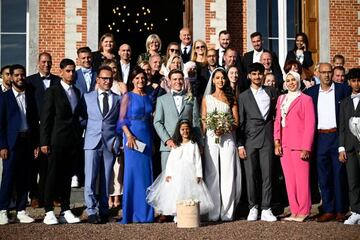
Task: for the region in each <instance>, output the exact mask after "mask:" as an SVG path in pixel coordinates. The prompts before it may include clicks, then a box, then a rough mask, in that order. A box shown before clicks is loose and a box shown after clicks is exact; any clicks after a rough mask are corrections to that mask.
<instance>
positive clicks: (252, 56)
mask: <svg viewBox="0 0 360 240" xmlns="http://www.w3.org/2000/svg"><path fill="white" fill-rule="evenodd" d="M250 39H251V44H252V46H253V48H254V50H252V51H249V52H247V53H245V54H244V58H243V65H244V66H243V68H244V71H245V72H248V71H249V70H248V67H249V65H250V64H251V63H256V62H260V56H261V54H262V53H263V52H270V53H271V55H272V62H273V69H272V70H273V71H275V72H281V68H280V65H279V60H278V58H277V56H276V54H275V53H273V52H271V51H270V50H267V49H264V48H263V43H264V40H263V38H262V34H261V33H259V32H254V33H252V34H251V35H250Z"/></svg>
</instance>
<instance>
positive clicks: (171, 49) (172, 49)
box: [169, 48, 180, 53]
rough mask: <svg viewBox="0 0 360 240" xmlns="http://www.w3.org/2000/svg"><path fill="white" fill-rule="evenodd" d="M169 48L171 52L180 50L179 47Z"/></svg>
mask: <svg viewBox="0 0 360 240" xmlns="http://www.w3.org/2000/svg"><path fill="white" fill-rule="evenodd" d="M169 50H170V52H177V53H178V52H180V51H179V49H174V48H170V49H169Z"/></svg>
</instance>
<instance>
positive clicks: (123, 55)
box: [119, 43, 134, 84]
mask: <svg viewBox="0 0 360 240" xmlns="http://www.w3.org/2000/svg"><path fill="white" fill-rule="evenodd" d="M119 56H120V64H119V65H120V71H119V77H120V80H121V81H123V82H124V83H125V84H126V83H127V80H128V77H129V74H130V72H131V70H132V69H133V67H134V66H132V64H131V62H130V61H131V47H130V45H129V44H126V43H124V44H122V45H121V46H120V47H119Z"/></svg>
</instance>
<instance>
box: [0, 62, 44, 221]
mask: <svg viewBox="0 0 360 240" xmlns="http://www.w3.org/2000/svg"><path fill="white" fill-rule="evenodd" d="M10 75H11V78H12V88H11V89H10V90H9V91H7V92H5V93H4V94H2V96H0V98H1V99H0V157H1V158H2V159H3V174H2V182H1V187H0V224H7V223H8V217H7V210H8V207H9V203H10V199H11V196H12V191H13V189H14V188H13V187H14V184H16V185H15V191H16V211H17V221H18V222H20V223H31V222H34V219H33V218H31V217H29V216H28V215H27V214H26V212H25V208H26V203H27V194H28V190H29V184H28V183H29V181H28V178H29V174H30V171H29V168H30V165H31V163H32V162H33V159H34V157H37V153H38V142H39V138H38V134H39V129H38V128H39V119H38V117H37V114H36V104H35V100H34V97H33V94H32V92H31V90H29V89H27V88H26V84H25V68H24V67H23V66H21V65H18V64H15V65H12V66H11V67H10Z"/></svg>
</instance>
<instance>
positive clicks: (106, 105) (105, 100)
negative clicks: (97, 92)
mask: <svg viewBox="0 0 360 240" xmlns="http://www.w3.org/2000/svg"><path fill="white" fill-rule="evenodd" d="M102 95H103V96H104V98H103V113H102V115H103V117H105V116H106V114H107V113H108V112H109V99H108V94H107V93H106V92H103V93H102Z"/></svg>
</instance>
